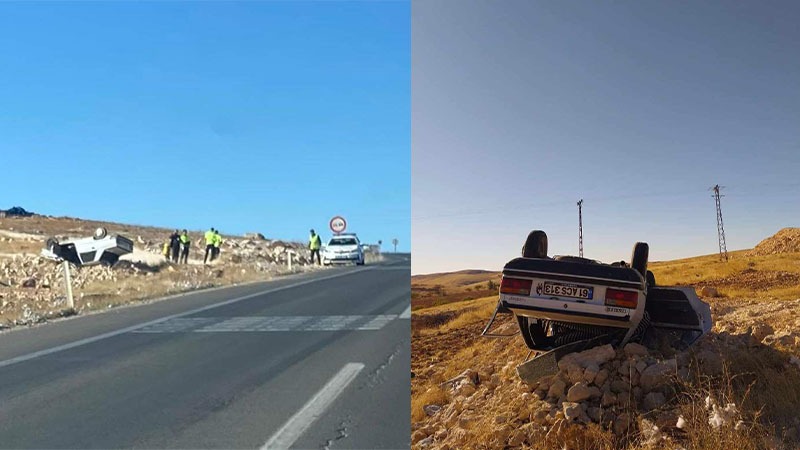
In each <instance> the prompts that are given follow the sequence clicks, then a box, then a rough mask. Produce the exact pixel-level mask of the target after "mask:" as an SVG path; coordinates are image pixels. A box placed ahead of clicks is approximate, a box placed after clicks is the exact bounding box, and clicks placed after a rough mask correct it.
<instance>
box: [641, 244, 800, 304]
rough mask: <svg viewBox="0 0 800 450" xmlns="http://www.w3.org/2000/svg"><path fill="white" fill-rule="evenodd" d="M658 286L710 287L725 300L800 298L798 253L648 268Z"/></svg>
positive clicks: (743, 254) (736, 255) (744, 254)
mask: <svg viewBox="0 0 800 450" xmlns="http://www.w3.org/2000/svg"><path fill="white" fill-rule="evenodd" d="M648 268H649V269H650V270H651V271H652V272H653V274H654V275H655V276H656V281H657V282H658V284H661V285H691V286H696V287H700V286H713V287H716V288H717V290H718V291H719V292H720V294H722V295H723V296H726V297H748V298H773V299H782V300H793V299H797V298H800V282H798V280H800V253H782V254H774V255H760V256H752V255H750V254H749V250H740V251H735V252H729V253H728V261H721V260H720V257H719V255H706V256H698V257H694V258H686V259H678V260H674V261H664V262H652V263H650V265H649V267H648Z"/></svg>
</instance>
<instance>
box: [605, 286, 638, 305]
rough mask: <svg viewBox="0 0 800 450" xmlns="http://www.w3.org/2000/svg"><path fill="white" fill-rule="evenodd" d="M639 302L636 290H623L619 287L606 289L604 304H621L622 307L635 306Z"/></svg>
mask: <svg viewBox="0 0 800 450" xmlns="http://www.w3.org/2000/svg"><path fill="white" fill-rule="evenodd" d="M638 304H639V293H638V292H636V291H623V290H620V289H611V288H609V289H606V305H608V306H621V307H623V308H636V305H638Z"/></svg>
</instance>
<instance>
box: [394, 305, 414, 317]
mask: <svg viewBox="0 0 800 450" xmlns="http://www.w3.org/2000/svg"><path fill="white" fill-rule="evenodd" d="M397 318H398V319H410V318H411V305H408V308H406V309H405V311H403V312H402V313H401V314H400V315H399V316H398V317H397Z"/></svg>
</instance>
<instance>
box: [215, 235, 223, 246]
mask: <svg viewBox="0 0 800 450" xmlns="http://www.w3.org/2000/svg"><path fill="white" fill-rule="evenodd" d="M220 245H222V236H220V235H218V234H215V235H214V247H219V246H220Z"/></svg>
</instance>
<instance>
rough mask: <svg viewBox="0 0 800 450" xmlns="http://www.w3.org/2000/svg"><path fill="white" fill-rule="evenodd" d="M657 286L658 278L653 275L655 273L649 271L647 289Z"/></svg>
mask: <svg viewBox="0 0 800 450" xmlns="http://www.w3.org/2000/svg"><path fill="white" fill-rule="evenodd" d="M655 285H656V276H655V275H653V272H651V271H649V270H648V271H647V287H648V288H650V287H653V286H655Z"/></svg>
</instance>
